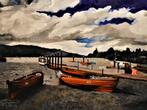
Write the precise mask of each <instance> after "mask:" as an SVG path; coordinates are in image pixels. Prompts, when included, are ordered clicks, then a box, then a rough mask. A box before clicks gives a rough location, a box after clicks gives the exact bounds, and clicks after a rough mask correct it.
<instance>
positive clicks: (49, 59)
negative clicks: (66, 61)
mask: <svg viewBox="0 0 147 110" xmlns="http://www.w3.org/2000/svg"><path fill="white" fill-rule="evenodd" d="M48 66H49V67H50V66H51V57H50V56H49V57H48Z"/></svg>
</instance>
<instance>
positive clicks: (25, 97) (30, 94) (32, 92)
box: [16, 85, 44, 103]
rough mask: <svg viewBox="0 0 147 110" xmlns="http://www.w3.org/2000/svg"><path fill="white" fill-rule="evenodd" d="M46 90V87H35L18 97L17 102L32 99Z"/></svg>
mask: <svg viewBox="0 0 147 110" xmlns="http://www.w3.org/2000/svg"><path fill="white" fill-rule="evenodd" d="M43 88H44V85H43V86H41V87H34V88H31V89H29V90H28V91H26V92H25V91H24V92H23V94H21V95H20V96H19V97H17V99H16V100H19V101H20V102H21V103H22V102H24V101H26V100H29V99H31V98H32V97H34V96H35V95H36V94H38V93H39V92H40V91H42V89H43Z"/></svg>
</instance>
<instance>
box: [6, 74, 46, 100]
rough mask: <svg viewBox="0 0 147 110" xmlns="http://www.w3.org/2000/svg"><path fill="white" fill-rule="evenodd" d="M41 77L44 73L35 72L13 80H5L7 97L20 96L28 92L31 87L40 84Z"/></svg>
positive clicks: (41, 82)
mask: <svg viewBox="0 0 147 110" xmlns="http://www.w3.org/2000/svg"><path fill="white" fill-rule="evenodd" d="M43 77H44V75H43V73H42V72H35V73H32V74H29V75H27V76H24V77H20V78H18V79H15V80H13V81H9V80H7V85H8V98H9V99H16V98H21V96H23V95H25V93H27V92H29V91H30V90H31V89H33V88H36V87H40V86H42V85H43Z"/></svg>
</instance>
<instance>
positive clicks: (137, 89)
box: [0, 58, 147, 110]
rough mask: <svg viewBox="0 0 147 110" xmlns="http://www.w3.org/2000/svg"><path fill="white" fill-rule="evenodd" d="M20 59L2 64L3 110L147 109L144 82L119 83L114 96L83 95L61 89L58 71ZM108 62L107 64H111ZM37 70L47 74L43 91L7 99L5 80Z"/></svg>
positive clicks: (0, 100)
mask: <svg viewBox="0 0 147 110" xmlns="http://www.w3.org/2000/svg"><path fill="white" fill-rule="evenodd" d="M20 59H21V58H20ZM20 59H19V60H18V59H15V60H14V59H8V62H7V63H0V110H58V109H60V110H106V109H107V110H146V109H147V94H146V93H147V88H146V87H147V82H145V81H135V80H129V79H120V80H119V83H118V85H117V88H116V90H115V92H114V93H102V92H95V91H84V90H80V89H76V88H71V87H68V86H65V85H59V82H58V78H57V77H56V76H55V71H53V70H51V69H49V68H47V67H46V66H40V65H39V64H38V62H37V59H33V60H32V59H30V60H29V59H27V60H26V62H25V59H23V58H22V59H21V60H20ZM23 61H24V62H23ZM22 62H23V63H22ZM65 62H66V61H65ZM108 62H109V61H106V62H104V63H107V64H109V63H108ZM110 64H111V62H110ZM38 70H41V71H42V72H43V73H44V74H45V78H44V86H43V87H42V88H39V89H36V90H34V91H33V93H30V95H29V96H27V97H26V98H24V99H23V100H15V101H11V100H8V99H7V85H6V80H8V79H9V80H12V79H14V78H17V77H20V76H22V75H26V74H30V73H31V72H33V71H38Z"/></svg>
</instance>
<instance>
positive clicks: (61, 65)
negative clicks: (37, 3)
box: [61, 51, 63, 69]
mask: <svg viewBox="0 0 147 110" xmlns="http://www.w3.org/2000/svg"><path fill="white" fill-rule="evenodd" d="M62 60H63V59H62V51H61V69H62Z"/></svg>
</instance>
